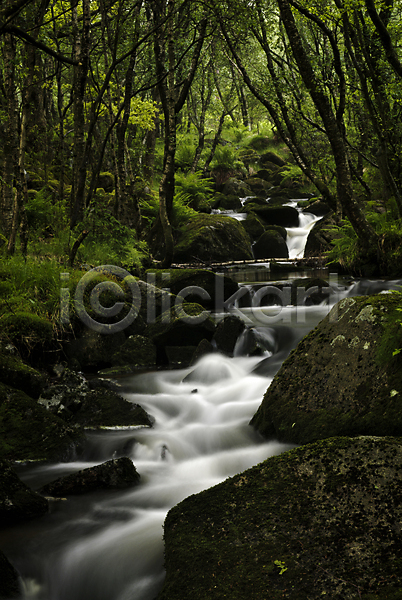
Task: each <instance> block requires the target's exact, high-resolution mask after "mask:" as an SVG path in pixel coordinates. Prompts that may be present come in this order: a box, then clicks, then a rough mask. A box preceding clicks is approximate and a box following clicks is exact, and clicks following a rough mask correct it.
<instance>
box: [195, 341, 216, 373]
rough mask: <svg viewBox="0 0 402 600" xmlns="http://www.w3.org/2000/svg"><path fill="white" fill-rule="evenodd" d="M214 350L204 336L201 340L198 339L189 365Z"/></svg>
mask: <svg viewBox="0 0 402 600" xmlns="http://www.w3.org/2000/svg"><path fill="white" fill-rule="evenodd" d="M214 350H215V348H214V347H213V345H212V344H211V342H210V341H208V340H206V339H205V338H204V339H203V340H201V341H200V343H199V344H198V346H197V348H196V349H195V352H194V354H193V356H192V357H191V362H190V365H191V366H192V365H195V363H196V362H197V361H198V360H200V358H202V357H203V356H206V355H207V354H212V352H214Z"/></svg>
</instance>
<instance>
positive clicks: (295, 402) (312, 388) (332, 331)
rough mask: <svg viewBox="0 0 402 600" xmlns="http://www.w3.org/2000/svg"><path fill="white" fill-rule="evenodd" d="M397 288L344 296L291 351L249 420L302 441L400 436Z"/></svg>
mask: <svg viewBox="0 0 402 600" xmlns="http://www.w3.org/2000/svg"><path fill="white" fill-rule="evenodd" d="M400 306H401V296H400V294H395V293H394V294H379V295H376V296H364V297H357V298H346V299H344V300H342V301H341V302H339V303H338V304H337V305H336V306H335V307H334V308H333V309H332V311H331V312H330V314H329V315H328V316H327V317H326V318H325V319H323V321H321V323H320V324H319V325H318V326H317V327H316V328H315V329H314V330H313V331H311V332H310V333H309V335H307V336H306V337H305V338H304V339H303V340H302V341H301V342H300V343H299V345H298V346H297V348H296V349H295V350H294V351H293V352H292V353H291V354H290V355H289V357H288V358H287V360H286V361H285V362H284V363H283V365H282V367H281V369H280V370H279V372H278V373H277V374H276V376H275V378H274V380H273V382H272V384H271V385H270V387H269V388H268V390H267V392H266V394H265V396H264V399H263V402H262V404H261V406H260V408H259V409H258V411H257V413H256V414H255V415H254V417H253V419H252V421H251V424H252V425H253V426H254V427H255V428H256V429H257V430H258V431H259V432H260V433H261V434H262V435H264V436H266V437H271V436H272V437H276V438H279V439H280V440H283V441H287V442H294V443H297V444H303V443H309V442H313V441H315V440H319V439H323V438H326V437H331V436H337V435H356V434H360V435H402V411H401V399H402V358H401V355H396V356H393V350H395V349H396V348H400V347H401V346H402V343H401V342H402V340H401V333H402V332H400V330H401V327H400V325H399V326H398V325H397V320H398V318H400V314H401V313H400V312H399V311H398V308H399V307H400Z"/></svg>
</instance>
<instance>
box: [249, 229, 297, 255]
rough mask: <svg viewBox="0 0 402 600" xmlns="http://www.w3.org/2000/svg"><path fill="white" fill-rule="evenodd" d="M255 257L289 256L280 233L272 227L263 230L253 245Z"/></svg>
mask: <svg viewBox="0 0 402 600" xmlns="http://www.w3.org/2000/svg"><path fill="white" fill-rule="evenodd" d="M253 253H254V256H255V258H289V250H288V247H287V245H286V242H285V240H284V239H283V237H282V235H281V234H280V233H279V232H278V231H275V230H274V229H269V230H268V231H265V232H264V233H263V234H262V235H261V236H260V237H259V238H258V240H257V241H256V243H255V244H254V246H253Z"/></svg>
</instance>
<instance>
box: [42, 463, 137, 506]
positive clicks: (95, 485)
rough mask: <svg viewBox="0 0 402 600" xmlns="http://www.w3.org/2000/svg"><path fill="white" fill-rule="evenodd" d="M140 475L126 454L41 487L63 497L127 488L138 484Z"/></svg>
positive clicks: (47, 492) (48, 492) (53, 494)
mask: <svg viewBox="0 0 402 600" xmlns="http://www.w3.org/2000/svg"><path fill="white" fill-rule="evenodd" d="M139 482H140V476H139V474H138V471H137V469H136V468H135V466H134V465H133V462H132V460H130V459H129V458H127V457H126V456H122V457H121V458H116V459H113V460H108V461H107V462H105V463H102V464H101V465H96V466H94V467H88V468H87V469H82V470H81V471H77V472H76V473H71V474H70V475H66V476H65V477H59V479H56V480H55V481H52V482H51V483H47V484H46V485H44V486H43V487H42V488H41V489H40V493H41V494H43V495H44V496H52V497H56V498H58V497H63V496H68V495H70V494H73V495H80V494H87V493H88V492H96V491H98V490H116V489H125V488H129V487H132V486H134V485H138V484H139Z"/></svg>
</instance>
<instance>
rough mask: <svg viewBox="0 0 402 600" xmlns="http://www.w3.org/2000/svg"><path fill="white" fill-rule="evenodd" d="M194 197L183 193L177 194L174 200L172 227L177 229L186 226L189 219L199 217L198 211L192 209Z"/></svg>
mask: <svg viewBox="0 0 402 600" xmlns="http://www.w3.org/2000/svg"><path fill="white" fill-rule="evenodd" d="M191 202H192V197H191V196H190V195H189V194H186V193H185V192H183V191H179V192H178V193H177V194H175V197H174V199H173V213H172V226H173V227H174V228H176V229H178V228H180V227H181V226H182V225H184V224H186V223H187V222H188V221H189V219H191V218H192V217H195V216H197V215H198V213H197V211H195V210H194V209H193V208H191V206H190V204H191Z"/></svg>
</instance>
